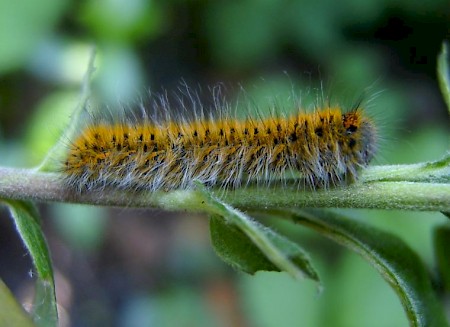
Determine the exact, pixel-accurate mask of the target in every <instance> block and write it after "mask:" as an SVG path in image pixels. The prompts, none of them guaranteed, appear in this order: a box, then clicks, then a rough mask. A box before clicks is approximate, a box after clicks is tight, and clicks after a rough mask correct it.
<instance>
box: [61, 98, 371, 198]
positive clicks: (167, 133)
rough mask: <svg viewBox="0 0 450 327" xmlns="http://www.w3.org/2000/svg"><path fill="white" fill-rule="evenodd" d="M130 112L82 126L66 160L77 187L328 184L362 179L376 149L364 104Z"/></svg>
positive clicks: (68, 179)
mask: <svg viewBox="0 0 450 327" xmlns="http://www.w3.org/2000/svg"><path fill="white" fill-rule="evenodd" d="M131 116H132V117H131V118H127V119H115V120H114V119H112V120H110V121H106V120H102V119H97V120H96V119H93V120H92V121H91V122H89V123H88V124H86V126H85V127H84V128H81V131H80V132H79V135H78V136H77V137H76V138H75V139H74V140H72V141H71V142H70V145H69V149H68V152H67V157H66V158H65V160H64V162H63V168H62V170H63V172H64V175H65V180H66V182H67V184H68V185H69V186H70V187H73V188H76V189H77V190H78V191H80V192H81V191H86V190H87V191H89V190H94V189H102V188H105V187H114V188H119V189H142V190H149V191H158V190H163V191H169V190H174V189H188V188H191V187H192V186H193V181H195V180H197V181H199V182H201V183H203V184H204V185H206V186H209V187H220V188H222V189H235V188H239V187H244V186H246V185H249V184H256V185H259V186H261V185H263V186H270V185H271V183H273V181H274V180H281V181H283V180H284V179H285V177H286V176H291V175H292V174H293V175H294V176H296V178H297V179H296V183H297V185H298V186H299V187H300V186H304V187H310V188H314V189H315V188H328V187H331V186H337V185H341V184H345V183H348V182H349V181H354V180H356V179H357V177H358V171H359V170H360V168H363V167H365V166H367V165H368V164H369V162H370V161H371V159H372V158H373V157H374V155H375V152H376V150H377V131H376V127H375V125H374V123H373V121H372V120H371V119H370V118H369V117H367V116H366V115H365V112H364V110H363V109H362V108H360V106H359V105H358V106H355V108H353V109H350V110H349V111H348V112H344V111H343V110H342V109H341V108H340V107H338V106H334V107H333V106H324V107H323V108H316V110H315V111H314V112H311V113H305V112H304V110H303V109H298V112H297V113H296V114H293V115H286V116H281V115H278V116H275V115H272V116H271V117H268V118H261V117H248V118H246V119H237V118H236V117H234V116H233V115H232V114H230V113H227V112H225V111H224V112H220V113H219V114H216V115H212V116H208V117H207V116H206V115H204V114H203V111H202V112H201V113H195V114H194V115H193V117H191V118H187V117H178V118H174V117H171V116H170V115H168V116H167V117H166V118H165V119H155V118H150V117H149V116H148V115H147V114H146V113H145V110H144V111H143V115H142V117H141V118H137V117H136V115H131Z"/></svg>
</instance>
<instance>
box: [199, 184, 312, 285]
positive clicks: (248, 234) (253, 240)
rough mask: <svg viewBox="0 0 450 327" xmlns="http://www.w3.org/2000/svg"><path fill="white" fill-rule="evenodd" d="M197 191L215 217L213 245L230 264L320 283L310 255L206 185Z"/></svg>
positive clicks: (212, 226) (213, 218) (247, 270)
mask: <svg viewBox="0 0 450 327" xmlns="http://www.w3.org/2000/svg"><path fill="white" fill-rule="evenodd" d="M197 188H198V189H199V190H200V193H201V194H202V195H203V196H204V198H205V199H204V201H205V203H207V205H208V206H209V208H208V210H207V211H208V212H209V213H210V214H212V218H211V228H212V229H211V236H212V242H213V244H214V246H215V248H216V251H217V252H218V253H219V255H220V256H221V257H222V258H224V260H225V261H226V262H228V263H230V264H232V265H233V266H234V267H237V268H242V269H243V270H244V271H246V272H249V273H254V272H256V271H257V270H277V271H286V272H287V273H289V274H290V275H291V276H292V277H293V278H296V279H301V278H303V277H308V278H310V279H312V280H314V281H319V277H318V274H317V272H316V271H315V269H314V268H313V266H312V264H311V262H310V260H309V257H308V255H307V254H306V253H305V252H304V251H303V250H302V249H301V248H300V247H299V246H298V245H295V244H294V243H292V242H290V241H289V240H287V239H286V238H284V237H282V236H280V235H278V234H276V233H275V232H274V231H272V230H270V229H269V228H267V227H264V226H262V225H261V224H259V223H257V222H256V221H254V220H253V219H252V218H250V217H249V216H247V215H245V214H244V213H242V212H241V211H239V210H237V209H235V208H233V207H231V206H229V205H227V204H225V203H223V202H221V201H220V200H218V199H216V198H215V197H213V196H212V195H211V193H209V192H208V190H206V188H205V187H203V185H201V184H197ZM220 220H222V221H220ZM234 242H236V244H234ZM253 250H255V251H254V252H253ZM239 252H241V253H239ZM252 252H253V253H252ZM262 257H265V260H264V259H263V258H262Z"/></svg>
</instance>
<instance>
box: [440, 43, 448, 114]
mask: <svg viewBox="0 0 450 327" xmlns="http://www.w3.org/2000/svg"><path fill="white" fill-rule="evenodd" d="M449 62H450V51H449V45H448V43H446V42H444V43H442V51H441V53H440V54H439V56H438V65H437V75H438V79H439V86H440V88H441V92H442V96H443V97H444V101H445V103H447V108H448V111H449V113H450V67H449V66H450V65H449Z"/></svg>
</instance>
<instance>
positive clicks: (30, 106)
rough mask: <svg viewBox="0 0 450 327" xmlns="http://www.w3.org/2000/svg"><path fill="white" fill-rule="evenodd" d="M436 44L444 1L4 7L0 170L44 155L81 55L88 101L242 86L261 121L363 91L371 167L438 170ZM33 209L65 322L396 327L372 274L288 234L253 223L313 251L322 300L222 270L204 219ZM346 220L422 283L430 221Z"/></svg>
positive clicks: (434, 220) (29, 3)
mask: <svg viewBox="0 0 450 327" xmlns="http://www.w3.org/2000/svg"><path fill="white" fill-rule="evenodd" d="M449 33H450V4H449V2H448V0H432V1H431V0H430V1H411V0H384V1H379V0H367V1H357V0H344V1H340V2H337V1H331V0H298V1H293V0H291V1H287V0H284V1H275V0H262V1H256V0H243V1H225V0H222V1H194V0H190V1H189V0H184V1H183V0H172V1H162V0H161V1H146V0H95V1H94V0H92V1H70V0H41V1H34V0H19V1H15V2H13V1H7V0H0V164H1V165H6V166H14V167H31V166H33V165H36V164H38V163H39V161H40V160H41V159H42V158H43V156H44V155H45V153H46V151H48V149H49V148H50V147H51V146H52V144H54V142H55V141H56V140H57V138H58V136H59V134H60V132H61V131H62V130H63V129H64V126H65V124H66V123H67V121H68V119H69V118H70V113H71V111H72V110H73V108H74V106H75V105H76V103H77V101H78V95H79V92H80V83H81V80H82V76H83V74H84V72H85V70H86V67H87V62H88V56H89V51H90V48H91V46H92V45H95V46H96V48H97V58H96V59H97V60H96V67H97V71H96V73H95V76H94V81H93V89H94V94H95V97H96V99H99V101H100V102H101V103H105V104H108V105H114V104H117V103H125V104H126V103H130V101H131V102H132V101H136V99H138V98H139V97H145V94H146V93H147V91H148V90H149V89H150V90H152V91H156V92H161V91H162V90H167V91H168V92H169V93H170V92H173V91H176V90H177V89H178V88H179V87H180V82H181V81H182V80H183V81H185V82H186V83H187V84H188V85H190V86H192V87H193V88H194V89H197V88H198V89H200V88H201V89H203V90H206V92H201V94H202V96H203V93H208V91H207V90H208V88H210V87H212V86H214V85H217V83H223V85H225V87H224V88H223V90H224V93H225V94H226V95H227V97H228V98H229V99H230V100H231V99H235V98H239V97H240V96H242V92H239V90H240V88H241V86H242V87H243V88H244V89H245V94H246V96H245V97H246V98H247V99H250V101H251V102H252V103H253V104H256V106H258V107H259V108H261V110H262V111H264V110H265V108H267V107H268V106H270V104H271V103H273V102H276V103H281V105H282V106H285V107H287V106H288V104H284V100H285V99H287V98H289V97H292V95H295V96H300V97H304V98H305V99H308V98H314V97H316V96H317V95H318V94H319V95H320V94H321V92H322V88H321V85H323V90H324V93H325V94H326V95H330V96H331V97H332V99H333V101H336V102H337V103H343V104H345V105H348V104H349V103H350V104H351V103H352V102H354V101H355V99H358V97H359V96H361V94H364V95H365V97H366V99H367V101H366V102H368V103H369V109H368V112H369V114H370V115H372V116H374V117H375V119H376V121H377V123H378V124H379V126H380V130H381V132H380V134H381V137H382V141H381V143H382V144H381V149H380V153H379V157H378V159H377V160H376V163H377V164H394V163H412V162H419V161H425V160H434V159H438V158H440V157H441V156H442V155H443V153H444V152H445V151H446V150H447V149H448V141H449V138H448V135H449V119H448V113H447V112H446V109H445V106H444V103H443V101H442V99H441V96H440V94H439V90H438V86H437V82H436V73H435V68H436V56H437V54H438V52H439V51H440V47H441V43H442V41H443V40H444V39H445V38H449V36H450V34H449ZM202 96H201V97H202ZM206 98H207V97H206ZM274 99H275V101H274ZM369 100H371V101H369ZM205 101H208V100H207V99H205ZM286 109H288V108H286ZM0 210H1V211H0V215H1V217H0V277H1V278H2V279H3V280H4V281H5V282H6V284H7V285H8V286H9V287H10V288H11V289H12V290H13V292H14V293H15V294H16V295H17V297H18V298H19V300H20V301H21V302H22V303H25V304H30V303H31V294H32V287H33V276H32V273H31V269H32V264H31V261H30V258H29V257H28V256H27V255H26V252H25V250H24V247H23V245H22V244H21V242H20V240H19V237H18V235H17V233H16V231H15V230H14V228H13V226H12V223H11V221H10V219H9V218H8V215H7V213H6V211H5V210H3V209H0ZM41 213H42V216H43V225H44V228H45V233H46V235H47V237H48V241H49V245H50V248H51V251H52V256H53V262H54V266H55V271H56V282H57V294H58V301H59V305H60V314H61V325H62V326H258V327H259V326H261V327H271V326H277V327H279V326H342V327H349V326H350V327H351V326H407V321H406V318H405V315H404V313H403V311H402V308H401V306H400V302H399V300H398V299H397V298H396V297H395V295H394V293H393V291H391V290H390V288H389V287H388V286H387V284H386V283H385V282H384V281H383V280H382V279H381V277H379V276H378V274H377V273H376V272H375V270H374V269H373V268H372V267H370V266H369V265H368V264H367V263H365V262H364V261H363V260H362V259H361V258H359V257H358V256H356V255H354V254H352V253H349V252H347V251H345V250H343V249H341V248H339V247H336V246H335V245H334V244H332V243H330V242H329V241H327V240H325V239H323V238H322V237H320V236H317V235H316V234H314V233H312V232H310V231H308V230H303V229H301V228H299V227H298V226H291V225H288V224H286V223H280V222H277V221H265V222H264V223H266V224H268V225H270V226H273V227H274V228H275V229H276V230H278V231H281V232H283V233H285V234H287V235H288V236H289V237H291V238H292V239H294V240H296V241H298V242H299V243H300V244H302V245H303V246H304V247H305V248H306V249H308V250H309V251H311V255H312V257H313V260H314V262H315V263H316V265H317V266H318V267H319V272H320V273H321V276H322V279H323V284H324V286H325V290H324V291H323V292H322V293H320V294H318V292H317V289H316V286H315V285H314V284H313V283H311V282H309V281H304V282H295V281H293V280H292V279H291V278H289V277H288V276H287V275H285V274H277V273H258V274H257V275H256V276H255V277H250V276H246V275H243V274H242V273H238V272H234V271H232V270H231V269H230V268H228V267H227V266H226V265H225V264H224V263H222V262H221V261H220V260H219V259H218V258H217V257H216V256H215V255H214V253H213V250H212V248H211V246H210V243H209V234H208V222H207V219H206V217H203V216H192V215H191V216H186V215H182V214H173V213H170V214H169V213H166V212H161V211H144V210H131V209H120V210H112V209H104V208H93V207H87V206H74V205H62V204H58V205H42V206H41ZM348 214H349V215H351V216H353V217H355V218H357V219H361V220H364V221H367V222H368V223H370V224H373V225H375V226H378V227H379V228H382V229H385V230H390V231H391V232H393V233H395V234H398V235H400V236H401V237H402V238H403V239H404V240H405V241H406V242H408V244H409V245H410V246H411V247H412V248H414V249H415V250H416V251H417V252H418V253H419V254H420V255H421V257H422V258H423V259H424V261H425V262H426V263H427V264H428V266H429V267H430V270H431V271H432V272H434V267H435V262H434V256H433V249H432V235H433V228H434V226H436V225H437V224H439V223H442V222H445V219H444V217H443V216H441V215H439V214H433V213H412V212H386V211H383V212H381V211H363V210H358V211H356V210H348ZM447 311H448V312H450V308H447Z"/></svg>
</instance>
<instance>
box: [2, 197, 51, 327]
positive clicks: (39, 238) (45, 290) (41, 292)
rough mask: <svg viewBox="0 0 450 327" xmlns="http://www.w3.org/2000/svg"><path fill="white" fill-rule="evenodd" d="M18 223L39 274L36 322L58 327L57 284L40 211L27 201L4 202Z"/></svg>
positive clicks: (36, 296)
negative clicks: (40, 219) (40, 218)
mask: <svg viewBox="0 0 450 327" xmlns="http://www.w3.org/2000/svg"><path fill="white" fill-rule="evenodd" d="M1 201H2V202H4V203H5V204H6V205H7V206H8V208H9V210H10V212H11V215H12V217H13V219H14V222H15V224H16V228H17V231H18V232H19V234H20V236H21V238H22V240H23V242H24V243H25V246H26V247H27V249H28V251H29V252H30V255H31V258H32V259H33V263H34V266H35V268H36V272H37V284H36V292H35V299H34V305H33V320H34V322H35V323H36V324H37V326H46V327H47V326H57V323H58V313H57V308H56V297H55V283H54V280H53V269H52V263H51V259H50V254H49V250H48V247H47V242H46V241H45V237H44V234H43V233H42V229H41V226H40V224H39V214H38V212H37V209H36V207H35V206H34V205H33V204H31V203H29V202H25V201H13V200H5V199H2V200H1Z"/></svg>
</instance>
